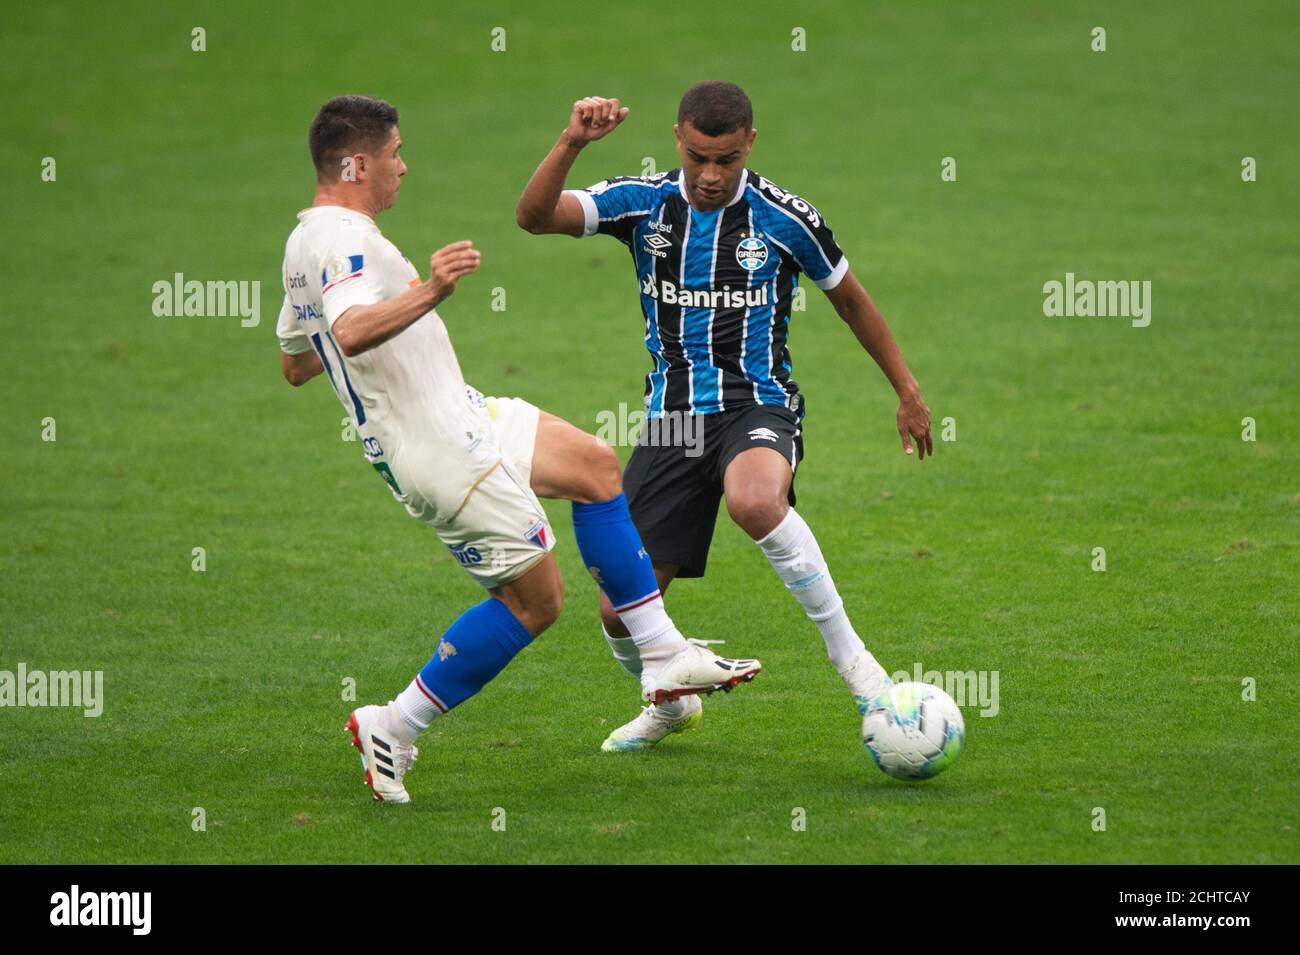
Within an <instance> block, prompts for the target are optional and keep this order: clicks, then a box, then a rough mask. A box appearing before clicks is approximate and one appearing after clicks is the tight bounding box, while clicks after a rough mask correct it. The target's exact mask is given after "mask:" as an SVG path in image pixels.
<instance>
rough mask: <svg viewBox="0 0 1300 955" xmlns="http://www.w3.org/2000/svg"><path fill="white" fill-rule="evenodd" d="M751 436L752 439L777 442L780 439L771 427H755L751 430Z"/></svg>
mask: <svg viewBox="0 0 1300 955" xmlns="http://www.w3.org/2000/svg"><path fill="white" fill-rule="evenodd" d="M749 437H750V440H752V441H773V442H775V441H777V440H779V436H778V435H777V433H776V432H775V431H773V430H772V429H771V428H755V429H754V430H753V431H751V432H749Z"/></svg>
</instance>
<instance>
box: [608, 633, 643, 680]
mask: <svg viewBox="0 0 1300 955" xmlns="http://www.w3.org/2000/svg"><path fill="white" fill-rule="evenodd" d="M600 632H601V633H603V634H604V635H605V642H606V643H608V644H609V652H610V653H612V654H614V659H615V660H617V661H618V662H619V664H620V665H621V666H622V667H623V669H624V670H626V671H627V672H628V673H630V674H632V675H633V676H634V677H636V678H637V679H638V680H639V679H641V652H640V651H639V650H638V649H637V647H636V641H635V640H633V639H632V638H631V637H630V636H629V637H615V636H611V635H610V632H609V631H608V630H606V629H605V624H604V623H603V622H602V623H601V625H600Z"/></svg>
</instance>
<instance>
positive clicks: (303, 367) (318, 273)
mask: <svg viewBox="0 0 1300 955" xmlns="http://www.w3.org/2000/svg"><path fill="white" fill-rule="evenodd" d="M308 138H309V144H310V147H311V154H312V160H313V164H314V165H315V167H316V195H315V198H314V200H313V202H312V204H311V207H310V208H308V209H304V210H303V211H302V212H300V213H298V225H297V227H296V228H295V229H294V230H293V232H292V233H290V235H289V239H288V241H287V242H286V244H285V252H284V291H285V298H284V306H283V307H282V309H281V311H280V317H279V320H278V322H277V326H276V331H277V334H278V336H279V340H280V365H281V370H282V372H283V374H284V377H285V378H286V379H287V380H288V381H289V383H290V384H292V385H295V386H297V385H302V384H304V383H305V382H307V381H309V380H311V379H312V378H314V377H316V376H317V375H324V376H325V377H326V378H327V379H328V381H329V383H330V386H331V387H332V388H333V390H334V392H335V394H336V395H337V396H338V399H339V401H340V402H342V404H343V408H344V410H345V411H346V412H347V414H348V416H349V417H350V418H351V420H352V423H353V424H354V425H355V426H356V429H357V432H358V434H359V435H360V437H361V447H362V451H363V453H364V455H365V459H366V461H367V463H369V464H370V465H371V466H373V467H374V469H375V470H376V471H377V472H378V474H379V477H381V478H383V480H384V482H385V483H386V484H387V485H388V489H389V490H391V492H392V495H393V497H394V498H396V499H397V501H398V502H399V503H401V504H402V505H404V506H405V508H406V510H407V513H409V514H410V515H411V516H412V517H414V518H416V519H418V520H420V521H423V522H425V523H427V524H429V525H430V526H432V527H433V529H434V530H435V531H436V532H437V534H438V536H439V537H440V538H441V540H442V542H443V543H444V544H445V545H446V546H447V548H448V549H449V550H450V551H451V553H452V554H453V556H455V557H456V560H457V561H458V562H459V563H460V565H461V566H462V567H463V568H464V569H465V571H466V572H467V573H469V575H470V576H471V577H473V578H474V580H476V581H478V583H479V584H481V585H482V586H483V587H484V589H485V590H486V591H487V594H488V595H487V598H486V599H485V600H483V601H482V602H481V603H479V604H477V605H475V606H473V607H471V608H469V609H468V610H466V611H465V612H464V613H462V614H461V615H460V617H459V618H458V619H457V620H456V621H455V622H454V623H453V624H452V625H451V627H449V628H448V629H447V631H446V632H445V633H443V635H442V637H441V639H440V640H439V641H438V643H437V646H436V648H435V650H434V653H433V655H432V657H431V658H430V659H429V661H428V663H426V664H425V665H424V667H423V668H422V669H421V670H420V671H419V673H417V674H416V675H415V677H414V678H413V679H412V680H411V682H410V684H409V685H408V686H407V687H406V689H404V690H402V691H401V692H399V693H398V694H397V695H396V696H395V697H394V698H393V699H392V700H390V701H389V702H388V703H387V705H378V704H372V705H370V706H362V707H358V708H357V709H356V710H354V711H353V712H352V714H351V716H350V717H349V719H348V724H347V728H348V730H349V731H350V732H351V734H352V743H353V745H355V746H356V747H357V749H358V750H360V752H361V762H362V766H363V768H364V772H365V781H366V783H367V785H369V786H370V788H371V790H372V792H373V793H374V798H375V799H378V800H381V801H384V802H398V803H401V802H409V801H410V796H409V794H408V793H407V790H406V786H405V783H404V777H405V775H406V771H407V769H408V768H409V767H410V765H411V764H412V762H414V760H415V758H416V756H417V754H418V751H417V749H416V747H415V745H414V744H415V739H416V737H417V736H418V735H419V734H420V733H421V732H423V731H424V730H426V729H428V728H429V725H430V723H431V722H432V721H433V720H434V719H436V718H438V717H440V716H442V715H444V714H445V713H447V712H448V711H449V710H451V709H452V708H453V707H456V706H459V705H460V704H462V703H464V702H465V701H466V700H468V699H469V698H470V697H472V696H473V695H474V694H476V693H477V692H478V691H479V690H480V689H482V688H483V686H484V685H486V684H487V683H488V682H489V681H490V680H492V679H493V678H494V677H495V676H496V675H497V674H498V673H500V672H501V670H502V669H504V668H505V666H506V665H507V664H508V663H509V662H510V660H511V659H512V658H513V657H514V656H515V655H516V654H517V653H518V652H519V651H520V650H522V649H523V648H524V647H525V646H527V645H528V644H529V643H530V642H531V641H532V640H533V638H534V637H536V636H537V635H538V634H540V633H541V632H542V631H543V630H545V629H546V628H547V627H549V626H550V625H551V624H552V623H553V622H554V621H555V619H556V617H557V616H558V615H559V613H560V606H561V603H562V600H563V592H564V588H563V582H562V580H561V578H560V571H559V568H558V567H557V565H556V563H555V558H554V556H553V555H552V554H551V549H552V548H553V547H554V546H555V535H554V533H553V532H552V530H551V525H550V522H549V521H548V520H547V518H546V512H545V511H543V510H542V506H541V504H540V503H539V502H538V497H539V496H540V497H549V498H559V499H562V500H569V501H572V502H573V525H574V536H575V537H576V538H577V541H578V550H579V551H580V552H581V554H582V558H583V561H584V562H585V563H586V565H587V566H588V567H591V568H597V569H598V573H597V574H596V576H597V580H598V581H599V583H600V587H601V592H602V593H605V594H607V595H608V597H609V599H610V601H611V602H612V604H613V606H614V607H616V608H617V610H616V611H615V612H614V616H615V617H616V618H617V619H619V620H620V621H622V622H623V624H624V625H625V626H626V627H627V628H628V630H629V631H630V632H631V633H632V634H633V637H632V642H633V643H634V644H635V645H636V646H637V647H638V649H639V652H640V655H641V657H642V658H643V659H644V660H646V661H648V662H647V665H645V666H644V667H643V668H642V687H643V693H644V695H645V696H646V698H647V699H649V700H661V701H665V702H667V701H669V700H673V699H678V698H680V697H682V696H684V695H693V694H698V693H711V692H713V691H714V690H717V689H729V688H730V687H732V686H735V685H737V684H738V683H740V682H744V681H748V680H750V679H753V677H754V675H755V674H756V673H758V671H759V670H760V669H761V667H760V666H759V664H758V661H756V660H727V659H723V658H722V657H719V656H717V655H716V654H714V653H713V652H711V651H710V650H708V649H707V648H704V647H702V646H699V645H696V644H692V643H689V642H688V641H687V640H686V638H685V637H683V636H682V634H681V632H680V631H679V630H678V629H677V627H676V626H675V625H674V624H673V622H672V619H671V618H670V617H669V616H668V613H667V611H666V610H665V608H664V602H663V598H662V596H661V594H660V591H659V585H658V582H657V581H656V579H655V574H654V570H653V568H652V567H651V564H650V560H649V558H648V557H647V556H646V553H645V550H644V548H643V547H642V545H641V539H640V537H639V536H638V535H637V532H636V528H635V527H634V526H633V524H632V520H631V517H630V515H629V514H628V509H627V502H626V500H625V499H624V497H623V493H622V484H621V479H620V475H619V467H618V457H617V456H616V455H615V454H614V452H613V450H612V449H610V448H609V447H608V446H606V445H605V444H603V443H602V442H600V441H598V440H597V439H596V438H594V437H593V436H592V435H589V434H586V433H584V432H582V431H580V430H578V429H577V428H575V427H574V426H573V425H571V424H569V423H568V422H566V421H564V420H562V419H560V418H557V417H555V416H554V415H550V414H547V413H546V412H545V411H542V410H540V409H538V408H537V407H536V406H535V405H532V404H529V403H528V402H527V401H524V400H523V399H521V398H493V397H487V396H485V395H483V394H482V393H481V392H479V391H478V390H476V389H474V388H471V387H469V386H467V385H466V383H465V380H464V378H462V377H461V371H460V364H459V363H458V362H457V360H456V352H455V351H454V350H453V348H452V346H451V339H450V337H449V336H448V334H447V326H446V325H445V324H444V323H443V320H442V318H441V317H439V315H438V312H437V311H436V308H435V306H437V305H439V304H441V303H442V302H444V301H445V300H446V299H447V298H448V296H450V295H451V294H452V293H453V292H454V291H455V289H456V284H457V282H458V281H460V280H461V279H463V278H464V277H465V276H467V275H469V274H471V273H473V272H474V271H475V270H477V269H478V265H479V261H480V255H479V253H478V251H477V250H475V249H474V248H473V245H472V244H471V243H470V242H468V241H462V242H454V243H452V244H451V245H448V246H446V247H444V248H442V249H439V250H438V251H437V252H435V253H434V254H433V255H432V257H431V258H430V260H429V278H428V279H427V280H422V279H421V278H420V276H419V273H418V272H417V271H416V269H415V266H414V265H412V264H411V263H410V261H409V260H407V259H406V257H405V256H403V255H402V253H401V252H400V251H399V250H398V249H397V247H396V246H395V245H393V243H392V242H390V241H388V239H386V238H384V236H383V234H382V233H381V232H380V231H379V227H378V226H376V225H375V221H374V219H375V217H376V216H377V215H378V214H379V213H381V212H383V211H384V210H386V209H388V208H389V207H390V206H392V205H393V202H394V201H395V200H396V198H397V192H398V189H399V187H400V184H401V179H402V177H403V176H404V175H405V174H406V171H407V169H406V163H405V162H404V161H403V160H402V158H401V157H400V156H399V155H398V151H399V150H400V149H401V146H402V139H401V134H400V132H399V130H398V126H397V110H395V109H394V108H393V107H392V106H391V105H390V104H388V103H385V102H384V101H382V100H376V99H372V98H370V97H365V96H341V97H337V98H335V99H332V100H330V101H329V102H328V103H326V104H325V105H324V106H322V107H321V109H320V111H319V112H318V113H317V115H316V118H315V119H314V120H313V122H312V125H311V131H310V133H309V137H308ZM461 320H462V321H467V320H468V321H472V320H473V319H472V318H469V317H465V318H462V319H461ZM379 486H380V485H379V481H378V480H376V482H375V487H376V488H378V487H379Z"/></svg>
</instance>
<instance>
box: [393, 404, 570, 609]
mask: <svg viewBox="0 0 1300 955" xmlns="http://www.w3.org/2000/svg"><path fill="white" fill-rule="evenodd" d="M471 394H472V395H477V392H471ZM478 399H479V401H480V402H482V403H481V404H480V405H479V407H481V408H484V409H485V410H486V416H485V417H484V418H483V419H481V420H484V421H485V422H486V423H487V433H486V434H481V435H474V434H472V433H469V432H467V433H466V437H467V441H468V442H469V443H468V444H467V446H466V448H447V447H445V446H444V447H438V446H435V445H433V444H432V443H428V444H421V445H417V446H415V447H412V446H411V445H410V444H409V443H408V444H406V445H404V446H403V449H402V452H401V454H400V461H399V460H396V459H395V460H394V461H393V470H394V471H395V472H396V474H397V480H398V482H399V483H400V485H401V488H402V492H403V500H404V503H405V504H406V509H407V512H408V513H409V514H410V515H411V516H412V517H414V518H416V519H417V520H420V521H423V522H424V523H426V524H429V525H431V526H432V527H433V529H434V530H435V531H437V534H438V537H439V538H441V540H442V542H443V543H444V544H445V545H446V546H447V549H448V550H450V551H451V553H452V556H453V557H455V558H456V560H457V561H458V562H459V563H460V565H461V567H463V568H464V569H465V571H466V573H468V574H469V575H470V576H471V577H473V578H474V579H475V580H477V581H478V582H479V583H480V584H482V585H483V586H484V587H486V588H488V589H492V588H494V587H499V586H500V585H502V584H505V583H508V582H510V581H512V580H514V579H515V578H516V577H519V576H521V575H522V574H523V573H524V572H525V571H527V570H529V569H531V568H532V566H533V565H534V564H536V563H537V562H538V561H539V560H541V559H542V558H543V557H545V556H546V554H547V553H549V552H550V550H551V549H552V548H553V547H554V546H555V533H554V531H552V530H551V524H550V521H549V520H547V518H546V511H544V510H543V509H542V505H541V502H540V501H538V499H537V495H536V494H534V493H533V490H532V488H531V487H530V486H529V481H530V479H531V476H532V470H533V446H534V445H535V444H536V441H537V420H538V415H539V412H538V410H537V407H536V406H535V405H532V404H529V403H528V402H527V401H524V400H523V399H522V398H483V397H482V396H478ZM453 467H455V468H457V471H456V472H455V473H449V469H450V468H453ZM469 469H472V474H473V475H476V476H472V477H471V475H470V474H467V473H466V472H467V470H469Z"/></svg>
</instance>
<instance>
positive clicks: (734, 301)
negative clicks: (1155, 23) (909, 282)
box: [571, 169, 849, 418]
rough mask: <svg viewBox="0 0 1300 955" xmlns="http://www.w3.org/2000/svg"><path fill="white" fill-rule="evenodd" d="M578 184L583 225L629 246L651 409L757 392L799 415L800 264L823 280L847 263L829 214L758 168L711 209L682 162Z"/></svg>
mask: <svg viewBox="0 0 1300 955" xmlns="http://www.w3.org/2000/svg"><path fill="white" fill-rule="evenodd" d="M571 194H572V195H574V196H576V197H577V199H578V201H579V202H580V203H581V204H582V208H583V212H584V213H585V215H586V228H585V231H584V234H585V235H594V234H595V233H597V232H602V233H605V234H606V235H612V236H614V237H615V238H617V239H618V240H619V241H621V242H622V243H623V244H624V245H626V246H627V247H628V249H629V250H630V251H631V253H632V261H633V263H634V264H635V266H636V274H637V282H638V284H639V286H640V291H641V311H642V312H643V313H644V314H645V321H646V335H645V344H646V348H647V349H648V350H649V352H650V357H651V358H652V359H653V363H654V366H653V368H651V370H650V373H649V374H648V375H647V376H646V389H645V403H646V413H647V414H648V415H649V416H650V417H652V418H657V417H660V416H662V415H663V414H664V413H665V412H669V411H677V412H685V413H689V414H714V413H717V412H719V411H724V410H726V409H729V408H737V407H740V406H742V405H746V404H753V403H758V404H766V405H782V406H784V407H787V408H790V409H791V410H792V411H794V412H796V413H798V414H802V411H803V401H802V397H801V396H800V394H799V386H798V385H797V384H796V383H795V381H794V379H793V378H791V377H790V350H789V347H788V345H787V339H788V337H789V330H790V306H791V302H792V299H793V296H794V290H795V288H796V286H797V285H798V280H799V273H800V272H803V273H805V274H806V275H807V276H808V277H809V278H810V279H812V280H813V282H814V283H815V284H816V285H817V287H818V288H820V289H823V290H826V289H831V288H834V287H835V286H836V285H838V284H839V282H840V280H841V279H842V278H843V277H844V273H845V272H846V271H848V267H849V264H848V260H847V259H845V257H844V253H843V252H842V251H841V250H840V247H839V246H838V245H837V244H836V242H835V236H834V234H833V233H832V232H831V230H830V228H829V227H827V225H826V223H825V221H824V220H823V219H822V217H821V213H819V212H818V211H817V210H816V209H815V208H814V207H813V206H812V205H811V204H810V203H808V202H806V201H805V200H803V199H801V198H800V197H798V196H796V195H794V194H793V193H790V192H786V191H785V190H784V189H781V188H779V187H778V186H776V185H775V184H774V183H772V182H769V181H768V180H767V179H764V178H763V177H762V176H760V175H758V174H757V173H754V172H752V171H750V170H745V172H744V173H742V175H741V179H740V182H739V184H738V187H737V191H736V194H735V195H734V196H733V197H732V199H731V201H730V202H728V203H727V204H726V205H725V206H724V207H722V208H721V209H715V210H713V211H711V212H700V211H699V210H698V209H694V208H692V207H691V204H690V203H689V202H688V201H687V199H686V187H685V183H684V181H683V180H682V171H681V170H680V169H674V170H672V171H671V172H666V173H659V174H658V175H655V176H642V177H631V176H627V177H617V178H614V179H606V180H605V181H603V182H599V183H597V184H596V185H594V186H592V187H591V188H589V189H583V190H571Z"/></svg>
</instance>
